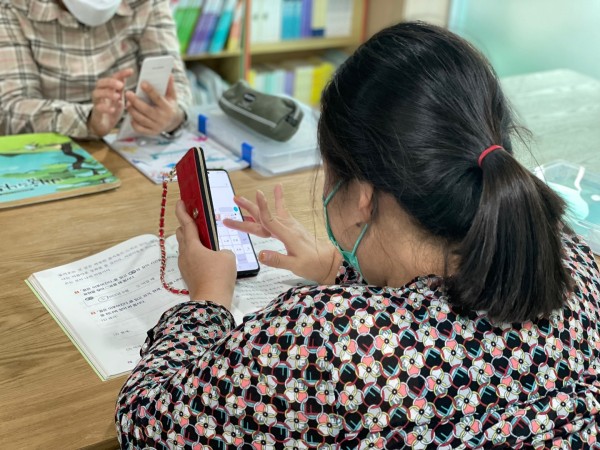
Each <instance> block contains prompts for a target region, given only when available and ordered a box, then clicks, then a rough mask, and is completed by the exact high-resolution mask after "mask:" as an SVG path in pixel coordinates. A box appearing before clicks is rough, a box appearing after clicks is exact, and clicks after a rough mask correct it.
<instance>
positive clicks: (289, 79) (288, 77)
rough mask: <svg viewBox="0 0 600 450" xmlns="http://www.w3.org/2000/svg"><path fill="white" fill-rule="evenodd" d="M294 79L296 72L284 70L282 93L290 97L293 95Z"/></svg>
mask: <svg viewBox="0 0 600 450" xmlns="http://www.w3.org/2000/svg"><path fill="white" fill-rule="evenodd" d="M295 81H296V74H295V73H294V71H293V70H286V71H285V78H284V82H283V93H284V94H286V95H289V96H290V97H292V96H293V95H294V83H295Z"/></svg>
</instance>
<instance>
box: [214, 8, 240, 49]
mask: <svg viewBox="0 0 600 450" xmlns="http://www.w3.org/2000/svg"><path fill="white" fill-rule="evenodd" d="M235 6H236V0H225V4H224V5H223V11H221V16H220V17H219V20H218V22H217V26H216V28H215V33H214V35H213V37H212V40H211V42H210V47H209V48H208V52H209V53H219V52H222V51H223V49H224V48H225V42H226V41H227V36H228V34H229V29H230V28H231V23H232V21H233V14H234V10H235Z"/></svg>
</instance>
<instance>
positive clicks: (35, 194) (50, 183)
mask: <svg viewBox="0 0 600 450" xmlns="http://www.w3.org/2000/svg"><path fill="white" fill-rule="evenodd" d="M120 183H121V182H120V181H119V179H118V178H117V177H115V176H114V175H113V174H112V173H111V172H110V171H108V170H107V169H106V167H104V166H103V165H102V164H100V163H99V162H98V161H96V160H95V159H94V158H93V157H92V156H91V155H90V154H89V153H88V152H86V151H85V150H84V149H83V148H81V147H80V146H79V145H78V144H76V143H75V142H74V141H72V140H71V139H70V138H68V137H66V136H63V135H60V134H56V133H34V134H21V135H15V136H4V137H0V208H7V207H11V206H20V205H27V204H31V203H39V202H44V201H49V200H57V199H60V198H67V197H74V196H77V195H82V194H88V193H92V192H99V191H104V190H107V189H112V188H116V187H117V186H119V184H120Z"/></svg>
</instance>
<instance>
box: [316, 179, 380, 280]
mask: <svg viewBox="0 0 600 450" xmlns="http://www.w3.org/2000/svg"><path fill="white" fill-rule="evenodd" d="M341 185H342V182H341V181H340V182H339V183H338V184H336V185H335V187H334V188H333V190H332V191H331V192H330V193H329V195H328V196H327V198H326V199H324V200H323V213H324V214H325V228H326V229H327V236H329V240H330V241H331V243H332V244H333V246H334V247H335V248H337V250H338V251H339V252H340V254H341V255H342V258H344V261H346V262H347V263H348V264H350V265H351V266H352V267H354V268H355V269H356V270H358V273H360V276H361V277H362V278H363V279H364V278H365V277H364V276H363V274H362V272H361V270H360V265H359V264H358V258H357V257H356V250H357V249H358V245H359V244H360V241H362V238H363V236H364V235H365V232H366V231H367V228H369V224H365V226H364V227H363V229H362V230H361V232H360V235H359V236H358V239H356V243H355V244H354V247H353V248H352V251H351V252H349V251H347V250H343V249H342V247H340V244H338V242H337V240H336V239H335V236H334V235H333V232H332V231H331V227H330V226H329V217H328V216H327V205H328V204H329V203H330V202H331V199H332V198H333V196H334V195H335V193H336V192H337V191H338V190H339V189H340V186H341Z"/></svg>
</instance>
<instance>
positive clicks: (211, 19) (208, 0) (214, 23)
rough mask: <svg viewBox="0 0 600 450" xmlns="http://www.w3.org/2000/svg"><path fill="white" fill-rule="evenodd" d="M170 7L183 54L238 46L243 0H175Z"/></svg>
mask: <svg viewBox="0 0 600 450" xmlns="http://www.w3.org/2000/svg"><path fill="white" fill-rule="evenodd" d="M171 7H172V10H173V18H174V20H175V26H176V27H177V38H178V40H179V47H180V49H181V53H182V54H184V55H185V54H187V55H197V54H202V53H219V52H222V51H235V50H239V48H240V39H241V29H242V21H243V16H244V1H243V0H177V1H172V2H171Z"/></svg>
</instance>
